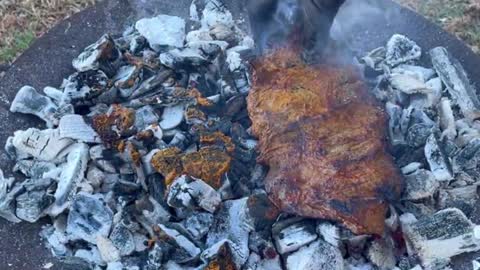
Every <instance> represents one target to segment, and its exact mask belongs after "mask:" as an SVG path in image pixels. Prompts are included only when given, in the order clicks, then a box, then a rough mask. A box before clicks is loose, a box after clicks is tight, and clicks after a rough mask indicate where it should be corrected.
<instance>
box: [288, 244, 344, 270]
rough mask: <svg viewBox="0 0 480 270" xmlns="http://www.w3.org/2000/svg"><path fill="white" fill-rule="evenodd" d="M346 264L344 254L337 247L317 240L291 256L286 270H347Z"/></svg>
mask: <svg viewBox="0 0 480 270" xmlns="http://www.w3.org/2000/svg"><path fill="white" fill-rule="evenodd" d="M344 264H345V263H344V261H343V258H342V254H341V253H340V251H339V250H338V249H337V248H336V247H334V246H331V245H330V244H328V243H326V242H324V241H322V240H317V241H315V242H313V243H311V244H310V245H308V246H305V247H302V248H300V249H299V250H298V251H296V252H294V253H292V254H290V255H289V256H288V257H287V262H286V268H287V270H294V269H303V270H315V269H332V270H343V269H345V265H344Z"/></svg>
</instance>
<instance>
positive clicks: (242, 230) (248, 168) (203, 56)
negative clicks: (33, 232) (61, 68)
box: [0, 0, 480, 270]
mask: <svg viewBox="0 0 480 270" xmlns="http://www.w3.org/2000/svg"><path fill="white" fill-rule="evenodd" d="M190 11H191V19H190V20H189V21H185V20H184V19H181V18H178V17H174V16H169V15H159V16H157V17H153V18H145V19H141V20H139V21H138V22H136V24H135V25H133V26H132V27H129V28H128V29H127V30H126V31H125V32H124V33H123V34H121V35H108V34H107V35H104V36H103V37H101V38H100V39H99V40H98V41H97V42H96V43H95V44H92V45H91V46H89V47H87V48H86V49H85V50H84V52H83V53H82V54H80V55H79V56H78V57H77V58H75V59H73V61H72V65H73V67H74V68H75V70H76V72H75V73H74V74H72V75H71V76H69V77H68V78H66V79H65V80H64V82H63V84H62V85H61V86H60V87H58V88H55V87H46V88H45V89H43V92H40V91H38V90H36V89H34V88H32V87H30V86H25V87H23V88H21V89H20V90H19V92H18V94H17V96H16V97H15V99H14V100H13V102H12V104H11V111H12V112H17V113H24V114H32V115H35V116H36V117H39V118H41V119H42V120H44V121H45V124H46V128H45V129H37V128H30V129H27V130H19V131H17V132H15V134H13V136H11V137H10V138H9V139H8V140H7V142H6V145H5V150H6V152H7V153H8V154H9V155H10V157H11V158H12V159H14V160H15V161H16V165H15V167H14V170H15V171H16V172H19V173H21V174H22V175H23V176H24V177H23V178H22V179H20V178H18V179H14V178H11V177H10V178H8V177H4V176H3V174H1V175H0V216H1V217H3V218H5V219H7V220H9V221H11V222H22V221H25V222H32V223H33V222H37V221H39V220H40V219H42V218H49V219H50V220H51V222H50V225H48V226H46V227H45V228H44V229H43V230H42V232H41V235H42V237H43V239H44V240H45V243H46V245H47V246H48V248H50V249H51V251H52V253H53V254H54V255H55V256H57V257H59V258H61V259H62V260H63V261H64V262H65V263H66V264H67V265H70V266H72V267H74V269H95V270H98V269H108V270H119V269H128V270H136V269H138V270H140V269H148V270H153V269H168V270H177V269H210V270H211V269H252V270H276V269H279V270H280V269H288V270H293V269H301V270H314V269H339V270H340V269H347V270H348V269H351V270H360V269H365V270H367V269H372V270H373V269H398V270H410V269H416V270H417V269H445V268H446V267H448V264H449V260H450V258H451V257H453V256H456V255H458V254H461V253H465V252H471V251H477V250H480V229H479V227H477V226H476V225H475V224H473V223H472V222H471V221H470V220H469V217H470V215H471V214H472V211H473V209H474V204H475V203H476V201H477V200H478V194H477V188H478V183H479V180H480V168H479V167H478V159H479V158H480V124H479V122H478V121H477V119H478V116H479V112H480V111H479V109H480V102H479V100H478V97H477V96H476V93H475V89H473V87H472V86H471V84H470V83H469V81H468V77H467V75H466V73H465V71H464V70H463V68H462V67H461V65H460V64H459V63H458V62H457V61H456V60H455V59H453V58H452V57H451V56H450V55H449V54H448V52H447V51H446V50H445V49H443V48H436V49H433V50H432V51H431V52H430V53H429V54H428V55H424V58H428V60H431V63H432V67H422V66H419V65H418V63H420V62H419V61H420V58H421V56H422V50H421V48H420V47H419V46H417V45H416V44H415V42H413V41H411V40H409V39H408V38H406V37H404V36H401V35H395V36H394V37H392V39H391V40H390V41H389V42H388V44H387V45H386V46H385V47H381V48H378V49H376V50H374V51H372V52H371V53H370V54H368V55H367V56H365V57H363V58H362V60H361V62H362V63H363V66H364V68H365V71H366V74H368V75H369V76H367V77H366V79H368V80H370V82H372V83H373V86H372V93H373V94H374V95H375V96H376V97H377V98H378V99H379V100H381V101H383V102H384V103H385V108H386V111H387V113H388V115H389V116H390V120H389V123H388V126H387V127H385V128H388V131H389V138H388V140H389V143H390V147H391V151H392V154H393V156H394V157H395V161H396V164H397V165H398V166H399V167H400V168H401V170H402V173H403V174H404V177H405V180H406V187H405V191H404V192H403V196H402V200H401V201H400V202H398V203H397V204H395V205H392V206H390V211H389V213H388V216H386V217H385V218H386V219H385V226H386V230H385V233H384V235H382V236H373V235H354V234H353V233H351V232H350V231H349V230H347V229H346V228H345V227H343V226H342V225H341V224H339V223H335V222H333V221H328V220H321V219H310V218H303V217H297V216H293V215H290V214H286V213H282V212H280V211H279V210H278V209H277V208H276V207H275V206H274V205H273V204H272V203H271V202H270V201H269V199H268V196H267V194H266V192H265V190H264V178H265V175H266V173H267V171H268V168H266V167H264V166H262V165H260V164H258V163H257V161H256V158H257V152H256V146H257V140H256V138H254V137H253V136H252V135H251V124H252V123H251V120H250V119H249V116H248V112H247V104H246V97H247V95H248V93H249V90H250V87H251V84H252V83H251V66H250V64H249V62H248V58H249V56H250V55H252V51H253V50H254V47H255V45H254V42H253V40H252V38H250V37H249V36H248V35H247V34H246V33H245V32H244V31H242V29H241V28H240V27H238V22H237V21H235V20H234V19H233V17H232V15H231V13H230V12H229V11H228V10H227V9H226V8H225V6H223V5H222V4H221V2H220V1H217V0H195V1H193V3H192V6H191V10H190ZM190 26H191V27H192V28H191V29H192V30H191V31H188V32H187V31H186V29H187V28H189V27H190ZM427 62H429V61H427ZM285 158H288V157H285ZM365 218H368V216H365ZM477 264H478V262H477Z"/></svg>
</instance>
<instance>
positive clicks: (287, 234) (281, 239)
mask: <svg viewBox="0 0 480 270" xmlns="http://www.w3.org/2000/svg"><path fill="white" fill-rule="evenodd" d="M278 226H282V225H278V224H277V227H278ZM273 230H274V232H275V234H274V240H275V245H276V247H277V250H278V252H279V253H280V254H285V253H290V252H292V251H296V250H298V249H299V248H301V247H302V246H305V245H308V244H309V243H311V242H313V241H315V240H316V239H317V238H318V235H317V234H316V233H315V224H312V223H311V222H308V221H304V222H300V223H295V224H292V225H289V226H287V227H285V228H281V229H276V227H275V225H274V227H273Z"/></svg>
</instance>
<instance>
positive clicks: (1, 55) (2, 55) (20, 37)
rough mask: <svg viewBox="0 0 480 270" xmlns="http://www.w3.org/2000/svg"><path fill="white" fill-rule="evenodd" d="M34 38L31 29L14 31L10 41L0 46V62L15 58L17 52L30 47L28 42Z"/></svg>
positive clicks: (30, 42)
mask: <svg viewBox="0 0 480 270" xmlns="http://www.w3.org/2000/svg"><path fill="white" fill-rule="evenodd" d="M35 38H36V36H35V32H33V31H32V30H24V31H20V32H19V31H14V33H12V37H11V42H10V43H9V44H5V45H4V46H2V47H3V48H1V49H0V63H6V62H10V61H12V60H13V59H15V57H16V56H17V55H18V54H20V53H22V52H23V51H25V50H26V49H28V47H30V44H32V42H33V41H34V40H35ZM2 45H3V44H2Z"/></svg>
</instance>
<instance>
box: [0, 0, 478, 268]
mask: <svg viewBox="0 0 480 270" xmlns="http://www.w3.org/2000/svg"><path fill="white" fill-rule="evenodd" d="M353 1H362V2H372V1H367V0H353ZM353 1H352V2H353ZM145 2H148V4H145ZM190 2H191V1H190V0H179V1H168V0H150V1H135V0H116V1H115V0H105V1H103V2H102V3H100V4H98V5H97V6H95V7H92V8H89V9H87V10H85V11H83V12H81V13H79V14H77V15H75V16H73V17H71V18H69V19H68V20H66V21H64V22H62V23H60V24H59V25H57V26H56V27H55V28H53V29H52V30H51V31H50V32H49V33H47V34H46V35H45V36H43V37H42V38H40V39H39V40H37V41H36V42H35V43H34V44H33V46H32V47H31V48H30V49H29V50H27V51H26V52H25V53H24V54H23V55H22V56H21V57H19V58H18V59H17V61H16V62H15V63H14V64H13V65H12V66H11V68H10V69H9V70H7V71H6V74H5V76H3V78H1V81H0V117H1V119H2V123H3V128H2V129H1V130H0V142H1V144H2V145H3V144H4V143H5V141H6V139H7V138H8V136H10V135H11V134H13V132H14V131H15V130H18V129H26V128H28V127H32V126H34V125H35V126H37V127H41V126H42V124H41V122H40V121H39V120H37V119H35V118H34V117H28V116H25V115H21V114H15V115H14V114H12V113H10V112H9V107H10V102H11V101H12V100H13V98H14V96H15V94H16V92H17V91H18V89H19V88H20V87H21V86H23V85H25V84H28V85H31V86H33V87H35V88H36V89H39V90H41V89H43V87H45V86H48V85H50V86H59V85H60V84H61V82H62V79H63V78H64V77H65V76H67V75H68V74H71V73H72V71H73V68H72V67H71V60H72V59H73V58H74V57H75V56H77V55H78V54H79V53H80V52H81V50H82V49H83V48H84V47H85V46H87V45H89V44H91V43H93V42H95V41H96V40H97V39H98V38H99V37H100V36H101V35H102V34H104V33H119V32H121V31H122V29H124V28H125V25H126V24H127V23H129V22H134V21H135V20H136V19H138V18H142V17H149V16H152V15H155V14H159V13H166V14H172V15H178V16H182V17H187V16H188V10H189V5H190ZM225 2H226V3H227V5H228V6H229V9H230V10H232V11H234V13H237V15H238V13H240V12H241V7H242V6H243V3H242V2H243V1H236V0H228V1H227V0H226V1H225ZM373 2H375V1H373ZM377 2H378V4H376V5H377V6H378V7H379V10H382V12H374V13H372V14H369V15H368V16H365V17H368V20H366V21H362V22H360V23H355V22H354V23H352V22H351V20H349V21H348V22H349V23H347V24H346V25H345V26H344V27H342V30H343V33H344V35H345V36H347V37H348V38H349V40H350V43H349V45H350V46H352V47H354V48H356V50H358V52H359V53H364V52H366V51H369V50H371V49H373V48H376V47H378V46H381V45H382V44H385V42H386V41H387V40H388V39H389V38H390V37H391V36H392V34H394V33H401V34H404V35H406V36H408V37H410V38H412V39H413V40H416V41H417V42H418V43H419V45H420V46H421V47H423V48H424V49H426V50H427V49H430V48H433V47H436V46H444V47H446V48H447V49H448V50H449V51H450V52H451V53H452V54H453V55H454V56H455V57H456V58H458V59H459V60H460V62H461V64H462V65H463V66H464V67H465V69H466V70H467V71H468V72H469V74H470V78H471V80H472V82H474V83H475V84H476V85H480V69H478V68H476V67H477V66H478V64H479V63H480V57H479V56H477V55H475V54H474V53H473V52H472V51H471V50H470V49H469V48H468V47H467V46H465V45H464V44H463V43H462V42H460V41H459V40H457V39H456V38H454V37H453V36H451V35H449V34H447V33H446V32H444V31H443V30H441V29H440V28H439V27H437V26H435V25H433V24H431V23H430V22H428V21H427V20H425V19H423V18H422V17H420V16H418V15H416V14H415V13H413V12H412V11H410V10H407V9H404V8H401V7H400V6H398V5H397V4H395V3H393V2H391V1H385V0H378V1H377ZM139 3H142V5H140V4H139ZM351 12H352V10H351V9H349V8H348V4H347V5H346V7H345V9H344V10H342V12H341V14H340V15H339V20H340V21H342V20H345V19H346V18H350V17H352V16H351V14H352V13H351ZM0 162H1V163H0V164H1V165H0V167H1V169H3V170H4V172H5V174H6V175H7V176H9V175H11V166H12V163H11V161H10V160H9V159H8V157H7V155H6V153H5V151H4V150H3V147H2V152H1V155H0ZM479 209H480V206H479ZM472 221H473V222H476V223H480V211H478V209H477V211H475V214H474V216H473V217H472ZM41 226H42V224H41V223H37V224H26V223H23V224H11V223H9V222H7V221H5V220H3V219H0V237H1V238H2V240H3V241H2V242H3V243H2V247H1V248H0V268H1V269H11V270H30V269H32V270H34V269H41V268H42V266H44V265H45V264H46V263H49V262H51V263H53V264H54V266H53V267H52V268H50V269H54V270H55V269H68V268H66V267H64V266H62V265H61V263H59V262H58V261H57V260H56V259H54V258H53V257H52V256H51V254H50V251H49V250H47V249H46V248H44V246H43V241H41V239H40V237H39V236H38V232H39V231H40V227H41ZM472 256H473V255H466V256H464V257H465V259H463V260H462V259H461V258H458V259H457V260H456V261H454V266H455V267H456V268H455V269H465V268H462V267H465V266H466V265H467V264H468V265H471V262H470V257H472ZM474 257H478V254H477V255H476V256H474Z"/></svg>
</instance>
